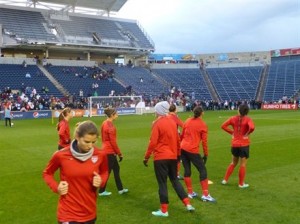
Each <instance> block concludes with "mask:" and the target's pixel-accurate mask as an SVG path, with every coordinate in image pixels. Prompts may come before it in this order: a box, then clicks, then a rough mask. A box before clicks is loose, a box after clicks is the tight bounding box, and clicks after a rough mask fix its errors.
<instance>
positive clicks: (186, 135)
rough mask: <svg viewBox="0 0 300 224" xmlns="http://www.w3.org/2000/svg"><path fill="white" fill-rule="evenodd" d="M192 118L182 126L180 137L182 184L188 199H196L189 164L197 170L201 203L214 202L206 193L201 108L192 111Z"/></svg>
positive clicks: (206, 155) (204, 127)
mask: <svg viewBox="0 0 300 224" xmlns="http://www.w3.org/2000/svg"><path fill="white" fill-rule="evenodd" d="M193 112H194V117H192V118H188V119H187V120H186V121H185V122H184V125H183V131H182V136H181V144H180V146H181V159H182V164H183V167H184V182H185V184H186V187H187V190H188V196H189V197H190V198H194V197H197V193H196V192H194V191H193V187H192V179H191V175H192V171H191V163H192V164H193V165H194V166H195V167H196V168H197V170H198V172H199V179H200V186H201V188H202V196H201V200H202V201H209V202H215V201H216V200H215V199H214V198H213V197H211V196H210V194H209V191H208V178H207V170H206V167H205V163H206V161H207V157H208V147H207V132H208V129H207V125H206V124H205V122H204V121H203V120H202V116H203V110H202V107H200V106H197V107H195V108H194V109H193ZM201 142H202V148H203V153H204V156H203V158H202V157H201V155H200V153H199V146H200V143H201Z"/></svg>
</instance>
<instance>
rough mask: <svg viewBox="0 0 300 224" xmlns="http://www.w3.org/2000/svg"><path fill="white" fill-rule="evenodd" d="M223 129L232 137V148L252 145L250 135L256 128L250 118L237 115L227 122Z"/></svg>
mask: <svg viewBox="0 0 300 224" xmlns="http://www.w3.org/2000/svg"><path fill="white" fill-rule="evenodd" d="M229 126H231V128H230V127H229ZM221 128H222V129H223V130H224V131H226V132H228V133H229V134H231V135H232V141H231V145H232V147H243V146H248V145H249V144H250V139H249V134H250V133H252V132H253V131H254V129H255V126H254V123H253V121H252V119H251V118H250V117H248V116H243V117H242V116H239V115H237V116H233V117H231V118H229V119H228V120H227V121H225V122H224V123H223V124H222V126H221Z"/></svg>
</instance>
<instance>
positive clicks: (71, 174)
mask: <svg viewBox="0 0 300 224" xmlns="http://www.w3.org/2000/svg"><path fill="white" fill-rule="evenodd" d="M58 169H60V180H61V181H67V183H68V187H69V189H68V193H67V194H66V195H62V196H60V197H59V202H58V208H57V217H58V221H60V222H67V221H74V220H75V221H78V222H86V221H88V220H92V219H94V218H96V215H97V214H96V210H97V208H96V201H97V188H96V187H94V186H93V177H94V172H97V173H98V174H99V175H100V177H101V179H102V183H101V187H102V186H104V184H105V183H106V181H107V178H108V162H107V156H106V155H105V153H104V152H101V151H100V150H99V149H98V148H94V153H93V155H92V157H91V158H90V159H88V160H86V161H80V160H78V159H76V158H75V157H73V155H72V154H71V151H70V146H69V147H66V148H64V149H62V150H60V151H56V152H55V153H54V154H53V156H52V158H51V160H50V161H49V163H48V165H47V167H46V168H45V170H44V171H43V178H44V180H45V182H46V183H47V184H48V185H49V187H50V188H51V189H52V191H53V192H55V193H57V192H58V191H57V187H58V184H59V183H58V182H57V181H56V180H55V179H54V174H55V172H56V171H57V170H58Z"/></svg>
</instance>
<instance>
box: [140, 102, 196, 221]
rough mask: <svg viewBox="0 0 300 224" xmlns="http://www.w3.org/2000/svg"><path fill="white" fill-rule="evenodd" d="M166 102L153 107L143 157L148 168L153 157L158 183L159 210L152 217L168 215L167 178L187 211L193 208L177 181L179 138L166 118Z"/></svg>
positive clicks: (172, 123) (173, 126)
mask: <svg viewBox="0 0 300 224" xmlns="http://www.w3.org/2000/svg"><path fill="white" fill-rule="evenodd" d="M169 107H170V105H169V103H168V102H167V101H162V102H159V103H157V104H156V105H155V108H154V109H155V113H156V117H157V119H156V120H155V121H154V122H153V124H152V131H151V136H150V142H149V145H148V149H147V151H146V153H145V156H144V161H143V163H144V165H145V166H148V160H149V158H150V156H151V155H152V154H153V155H154V171H155V175H156V179H157V183H158V188H159V190H158V194H159V199H160V209H159V210H158V211H153V212H152V215H154V216H161V217H167V216H169V213H168V205H169V200H168V188H167V178H168V177H169V179H170V181H171V183H172V186H173V188H174V190H175V191H176V193H177V195H178V197H179V198H180V199H181V201H182V202H183V204H184V205H185V206H186V209H187V210H188V211H193V210H195V208H194V207H193V206H192V205H191V204H190V200H189V198H188V196H187V193H186V192H185V191H184V188H183V186H182V185H181V183H180V182H179V180H178V179H177V156H178V150H179V136H178V132H177V126H176V123H175V122H174V121H173V120H172V119H170V117H168V116H167V114H168V112H169Z"/></svg>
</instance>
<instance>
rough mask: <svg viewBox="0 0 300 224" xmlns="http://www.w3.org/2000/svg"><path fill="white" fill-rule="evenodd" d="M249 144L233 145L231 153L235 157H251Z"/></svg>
mask: <svg viewBox="0 0 300 224" xmlns="http://www.w3.org/2000/svg"><path fill="white" fill-rule="evenodd" d="M249 148H250V147H249V145H248V146H243V147H231V154H232V155H233V156H234V157H240V158H246V159H248V158H249Z"/></svg>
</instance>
